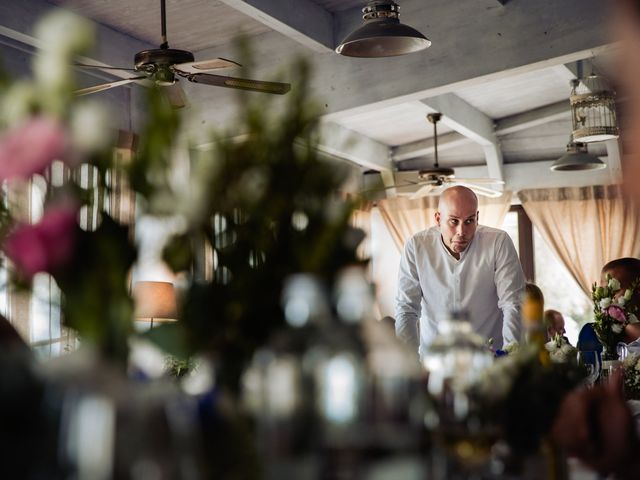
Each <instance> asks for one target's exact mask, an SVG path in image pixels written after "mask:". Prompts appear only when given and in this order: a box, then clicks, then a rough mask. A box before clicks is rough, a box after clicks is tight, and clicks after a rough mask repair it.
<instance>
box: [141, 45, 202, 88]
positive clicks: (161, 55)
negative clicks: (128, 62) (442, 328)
mask: <svg viewBox="0 0 640 480" xmlns="http://www.w3.org/2000/svg"><path fill="white" fill-rule="evenodd" d="M194 60H195V58H194V57H193V54H192V53H191V52H188V51H186V50H176V49H174V48H158V49H153V50H143V51H141V52H138V53H136V56H135V57H134V59H133V62H134V64H135V69H136V70H138V71H140V72H144V73H147V74H149V75H155V78H154V80H155V81H156V82H157V83H158V84H160V85H162V84H165V85H166V84H169V85H171V84H173V83H174V82H175V75H174V73H173V70H171V66H172V65H178V64H180V63H188V62H193V61H194Z"/></svg>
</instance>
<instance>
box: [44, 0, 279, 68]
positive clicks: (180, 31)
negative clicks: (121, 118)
mask: <svg viewBox="0 0 640 480" xmlns="http://www.w3.org/2000/svg"><path fill="white" fill-rule="evenodd" d="M50 1H51V2H52V3H55V4H57V5H60V6H64V7H65V8H68V9H70V10H72V11H74V12H76V13H78V14H79V15H82V16H84V17H87V18H91V19H93V20H95V21H96V22H99V23H102V24H103V25H107V26H109V27H112V28H114V29H115V30H118V31H119V32H123V33H126V34H127V35H130V36H132V37H134V38H137V39H139V40H142V41H144V42H147V43H149V44H150V45H157V46H159V45H160V43H162V35H161V31H162V30H161V26H160V0H99V1H97V0H50ZM166 5H167V37H168V40H169V46H170V47H172V48H179V49H184V50H190V51H192V52H197V51H199V50H204V49H205V48H209V47H214V46H216V45H223V44H225V43H228V42H229V41H230V40H231V39H233V38H235V37H236V36H237V35H240V34H244V35H247V36H253V35H258V34H260V33H264V32H267V31H269V28H268V27H267V26H265V25H263V24H261V23H259V22H257V21H256V20H253V19H252V18H249V17H247V16H246V15H243V14H242V13H240V12H238V11H237V10H235V9H233V8H231V7H229V6H227V5H225V4H224V3H222V2H220V1H218V0H167V4H166ZM134 53H135V52H132V56H133V54H134Z"/></svg>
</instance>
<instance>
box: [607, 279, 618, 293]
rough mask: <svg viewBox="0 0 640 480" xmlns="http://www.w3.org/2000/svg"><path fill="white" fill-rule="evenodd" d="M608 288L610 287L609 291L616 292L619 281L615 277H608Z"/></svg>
mask: <svg viewBox="0 0 640 480" xmlns="http://www.w3.org/2000/svg"><path fill="white" fill-rule="evenodd" d="M609 288H610V289H611V291H613V292H617V291H618V290H620V282H619V281H618V280H617V279H616V278H613V277H611V278H610V279H609Z"/></svg>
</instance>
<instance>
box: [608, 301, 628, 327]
mask: <svg viewBox="0 0 640 480" xmlns="http://www.w3.org/2000/svg"><path fill="white" fill-rule="evenodd" d="M605 312H606V314H607V315H608V316H610V317H611V318H613V319H614V320H617V321H618V322H620V323H625V322H626V321H627V316H626V315H625V313H624V309H623V308H622V307H620V306H618V305H611V306H610V307H607V308H606V309H605Z"/></svg>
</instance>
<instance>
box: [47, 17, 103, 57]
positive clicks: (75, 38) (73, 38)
mask: <svg viewBox="0 0 640 480" xmlns="http://www.w3.org/2000/svg"><path fill="white" fill-rule="evenodd" d="M35 36H36V37H37V38H38V40H40V42H41V44H42V45H41V47H42V49H43V50H47V51H48V52H50V53H54V54H55V55H56V56H58V55H60V56H62V57H71V56H72V55H75V54H79V53H83V52H86V51H87V50H89V49H90V48H91V45H92V43H93V25H92V24H91V22H90V21H88V20H87V19H84V18H82V17H80V16H78V15H75V14H73V13H71V12H69V11H66V10H56V11H54V12H53V13H51V14H49V15H47V16H46V17H44V18H43V19H42V20H41V21H40V22H38V24H37V25H36V29H35Z"/></svg>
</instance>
